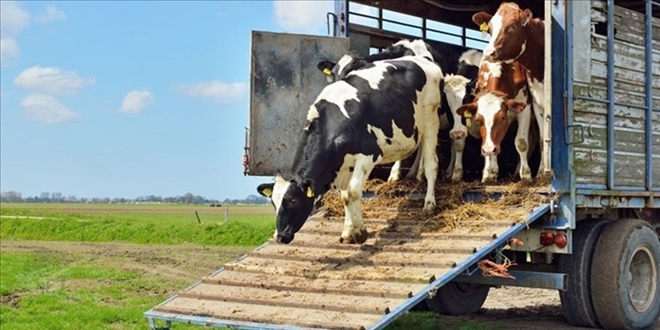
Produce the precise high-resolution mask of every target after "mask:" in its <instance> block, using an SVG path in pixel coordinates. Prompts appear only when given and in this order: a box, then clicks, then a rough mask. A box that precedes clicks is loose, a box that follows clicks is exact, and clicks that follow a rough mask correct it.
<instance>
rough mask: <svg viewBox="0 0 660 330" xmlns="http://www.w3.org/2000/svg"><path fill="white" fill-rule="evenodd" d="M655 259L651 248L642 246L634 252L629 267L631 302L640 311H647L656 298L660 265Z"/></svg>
mask: <svg viewBox="0 0 660 330" xmlns="http://www.w3.org/2000/svg"><path fill="white" fill-rule="evenodd" d="M653 261H654V259H653V254H652V253H651V251H650V250H649V248H648V247H646V246H640V247H639V248H638V249H637V250H635V252H634V253H633V257H632V259H631V261H630V265H629V267H628V287H629V290H628V292H629V298H630V303H631V304H632V306H633V308H634V309H635V310H636V311H637V312H640V313H643V312H646V311H647V310H648V309H649V308H650V307H651V304H652V303H653V301H654V298H655V292H656V286H657V285H658V266H657V265H656V264H655V262H653Z"/></svg>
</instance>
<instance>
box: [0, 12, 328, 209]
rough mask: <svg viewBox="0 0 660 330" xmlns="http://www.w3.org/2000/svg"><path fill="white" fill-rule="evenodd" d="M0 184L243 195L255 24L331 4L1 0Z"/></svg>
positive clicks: (26, 188)
mask: <svg viewBox="0 0 660 330" xmlns="http://www.w3.org/2000/svg"><path fill="white" fill-rule="evenodd" d="M0 5H1V8H0V13H1V15H2V17H1V19H0V23H1V33H0V36H1V55H2V57H1V80H0V190H1V191H8V190H14V191H19V192H22V193H23V196H24V197H27V196H34V195H39V194H40V193H41V192H61V193H63V194H65V195H67V196H68V195H76V196H78V197H111V198H112V197H128V198H134V197H137V196H143V195H150V194H155V195H162V196H174V195H182V194H184V193H186V192H192V193H194V194H199V195H202V196H205V197H210V198H218V199H224V198H243V197H246V196H247V195H249V194H255V193H256V190H255V187H256V186H257V185H258V184H259V183H261V182H265V181H268V180H270V178H267V177H245V176H243V167H242V165H241V161H240V160H241V156H242V155H243V143H244V130H245V129H244V128H245V127H246V126H248V121H249V120H248V119H249V118H248V114H249V67H250V56H249V54H250V33H251V31H252V30H261V31H273V32H289V33H302V34H317V35H326V18H325V17H326V12H328V11H330V10H331V9H332V7H333V3H332V1H326V2H323V1H309V2H307V1H291V2H289V1H277V2H272V1H199V2H193V1H186V2H176V1H142V2H136V1H86V2H85V1H72V2H62V1H52V2H40V1H26V2H13V1H5V0H2V1H0Z"/></svg>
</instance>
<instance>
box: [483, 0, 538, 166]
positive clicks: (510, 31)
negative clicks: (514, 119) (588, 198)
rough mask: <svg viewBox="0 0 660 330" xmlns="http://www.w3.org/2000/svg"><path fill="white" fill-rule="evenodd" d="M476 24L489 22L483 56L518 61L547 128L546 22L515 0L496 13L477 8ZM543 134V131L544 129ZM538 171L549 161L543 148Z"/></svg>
mask: <svg viewBox="0 0 660 330" xmlns="http://www.w3.org/2000/svg"><path fill="white" fill-rule="evenodd" d="M472 20H473V21H474V23H476V24H477V25H479V26H481V25H482V24H487V25H488V31H489V33H490V35H491V39H490V42H489V43H488V45H487V46H486V48H485V49H484V58H485V59H488V60H489V61H492V62H503V63H513V62H514V61H516V62H519V63H520V64H521V65H522V66H523V67H524V68H525V72H526V75H527V81H528V84H529V89H530V91H531V94H532V99H533V103H534V115H535V116H536V121H537V123H538V125H539V130H540V131H541V132H543V131H544V129H545V127H544V126H545V121H544V120H543V118H544V113H545V94H544V92H543V88H544V87H543V80H544V79H543V78H544V56H545V35H544V33H545V32H544V31H545V24H544V22H543V20H542V19H540V18H533V15H532V11H531V10H529V9H524V10H523V9H521V8H520V7H519V6H518V5H517V4H515V3H513V2H503V3H502V4H501V5H500V6H499V8H498V9H497V12H496V13H495V15H494V16H493V15H491V14H489V13H486V12H478V13H476V14H474V15H473V16H472ZM541 135H543V133H541ZM541 155H542V156H541V166H540V168H539V173H544V172H545V169H546V167H547V166H549V164H548V159H547V154H546V153H545V152H541Z"/></svg>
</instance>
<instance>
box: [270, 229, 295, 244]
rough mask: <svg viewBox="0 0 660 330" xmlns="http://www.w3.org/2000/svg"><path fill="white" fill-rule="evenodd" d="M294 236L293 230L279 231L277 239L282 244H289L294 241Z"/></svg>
mask: <svg viewBox="0 0 660 330" xmlns="http://www.w3.org/2000/svg"><path fill="white" fill-rule="evenodd" d="M293 236H294V235H293V234H292V233H291V232H284V233H277V235H276V237H275V240H276V241H277V243H280V244H289V243H291V241H293Z"/></svg>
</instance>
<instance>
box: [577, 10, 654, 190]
mask: <svg viewBox="0 0 660 330" xmlns="http://www.w3.org/2000/svg"><path fill="white" fill-rule="evenodd" d="M572 6H573V8H574V11H573V12H574V15H573V17H572V18H571V19H572V21H573V24H574V25H576V26H579V27H580V28H576V29H574V30H573V33H572V35H571V36H572V37H573V39H574V43H573V50H574V52H573V54H574V58H573V60H572V61H571V62H572V63H573V64H574V70H573V71H572V72H571V73H574V74H575V79H574V80H573V81H571V80H568V79H567V80H568V82H567V84H571V85H572V86H573V88H572V92H573V93H574V95H575V97H571V98H568V99H567V101H568V102H569V104H568V107H569V109H571V110H572V117H573V119H574V127H578V128H579V129H574V130H573V131H572V133H571V134H572V140H573V141H577V142H576V143H575V145H574V149H573V152H572V156H573V158H574V164H573V170H574V172H575V175H576V182H575V184H576V187H577V188H578V189H598V190H609V191H620V192H630V191H659V190H660V184H659V183H658V182H659V181H660V180H659V178H660V177H658V175H660V19H658V18H654V17H650V19H648V20H647V19H646V16H645V15H644V14H643V13H638V12H635V11H632V10H629V9H626V8H622V7H619V6H614V7H613V9H614V10H612V11H609V10H608V5H607V3H605V2H603V1H591V2H588V3H587V2H574V3H573V4H572ZM586 13H588V16H586V18H589V20H588V21H587V20H586V19H585V14H586ZM647 22H648V23H650V24H651V25H647ZM611 23H613V24H611ZM647 34H649V35H650V36H652V38H646V35H647ZM569 61H570V59H569ZM585 63H588V65H585ZM647 72H650V74H647ZM567 78H568V77H567ZM571 110H569V111H571ZM654 178H655V179H654Z"/></svg>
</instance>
